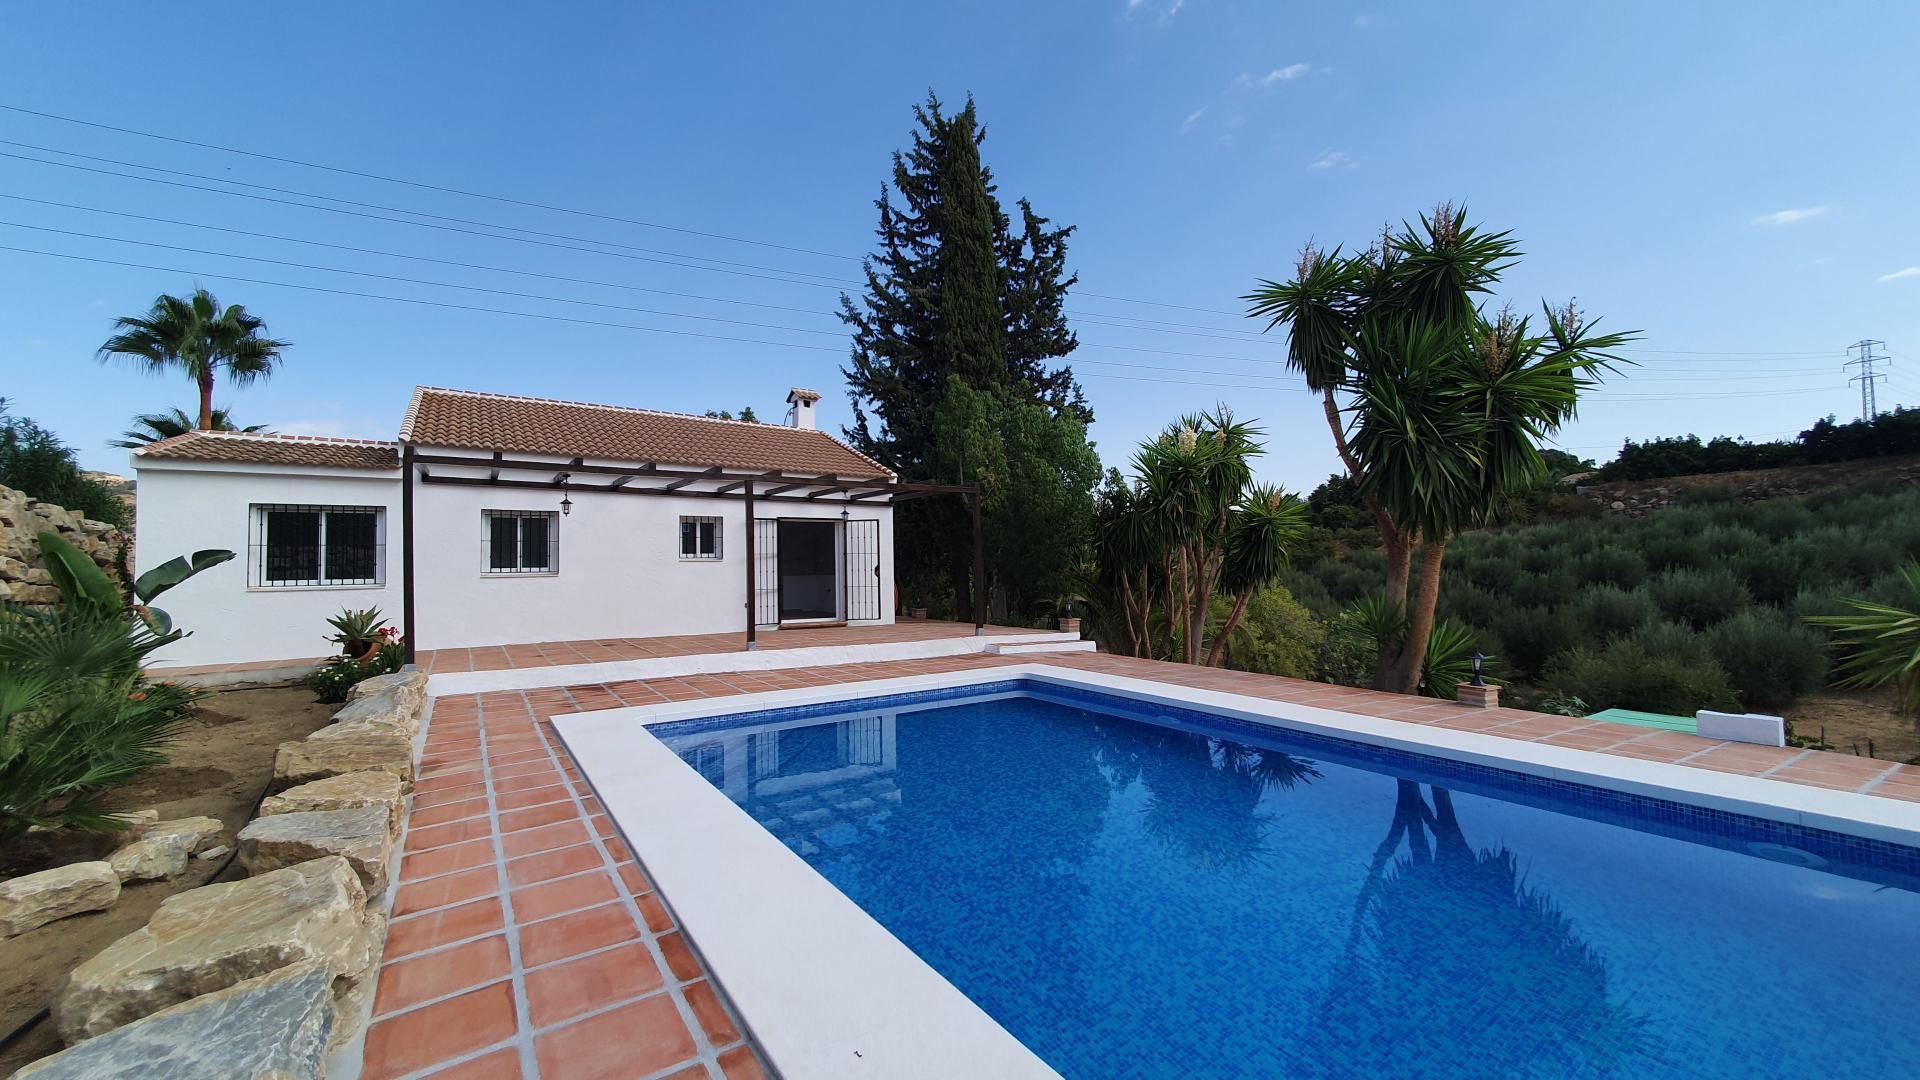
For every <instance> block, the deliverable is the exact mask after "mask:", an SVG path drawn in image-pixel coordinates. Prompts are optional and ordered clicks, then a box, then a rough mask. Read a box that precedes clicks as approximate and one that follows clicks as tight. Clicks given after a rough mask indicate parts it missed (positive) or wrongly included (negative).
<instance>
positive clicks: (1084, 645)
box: [987, 641, 1093, 656]
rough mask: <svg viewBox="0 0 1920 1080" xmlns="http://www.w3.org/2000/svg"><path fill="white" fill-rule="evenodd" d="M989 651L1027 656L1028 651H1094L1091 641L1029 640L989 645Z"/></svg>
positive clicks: (1003, 654)
mask: <svg viewBox="0 0 1920 1080" xmlns="http://www.w3.org/2000/svg"><path fill="white" fill-rule="evenodd" d="M987 651H988V652H990V653H993V654H994V655H995V656H1025V655H1027V654H1028V653H1044V652H1092V651H1093V642H1091V641H1029V642H1024V643H1022V642H1013V643H1010V644H1006V645H997V644H995V645H988V646H987Z"/></svg>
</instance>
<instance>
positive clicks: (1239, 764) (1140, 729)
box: [1100, 724, 1320, 871]
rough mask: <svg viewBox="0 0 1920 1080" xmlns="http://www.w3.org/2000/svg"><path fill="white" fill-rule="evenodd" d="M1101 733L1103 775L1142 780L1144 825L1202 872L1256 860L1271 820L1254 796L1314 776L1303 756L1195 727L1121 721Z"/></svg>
mask: <svg viewBox="0 0 1920 1080" xmlns="http://www.w3.org/2000/svg"><path fill="white" fill-rule="evenodd" d="M1102 734H1103V735H1106V736H1108V738H1107V739H1106V740H1105V744H1104V745H1103V746H1102V748H1101V753H1100V763H1101V764H1102V765H1103V766H1106V767H1107V769H1108V779H1109V781H1110V782H1111V783H1112V784H1113V785H1114V786H1115V787H1116V788H1118V787H1125V786H1126V785H1127V784H1130V783H1132V782H1133V781H1134V780H1140V781H1142V782H1143V783H1144V784H1145V785H1146V787H1147V789H1148V791H1150V792H1151V793H1152V802H1151V803H1150V804H1149V805H1148V806H1147V809H1146V811H1145V813H1144V815H1143V817H1142V824H1143V825H1144V827H1145V828H1146V831H1147V832H1148V833H1149V834H1150V835H1152V836H1153V837H1154V838H1155V839H1157V840H1159V841H1160V842H1162V843H1164V844H1166V845H1167V846H1168V847H1171V848H1173V849H1174V850H1175V851H1177V852H1179V853H1180V855H1181V856H1182V857H1184V858H1185V859H1186V860H1187V861H1188V862H1190V863H1191V864H1192V865H1193V866H1194V868H1195V869H1198V870H1203V871H1213V870H1222V869H1230V868H1237V867H1244V866H1248V865H1251V864H1252V863H1254V862H1256V861H1258V860H1259V858H1260V856H1261V852H1262V849H1263V845H1264V843H1265V840H1266V834H1267V826H1268V824H1269V823H1270V822H1271V820H1272V815H1271V814H1268V813H1265V812H1263V811H1262V810H1261V809H1260V799H1261V797H1262V796H1264V795H1265V794H1266V793H1267V790H1268V789H1269V788H1279V789H1281V790H1289V789H1291V788H1293V787H1294V786H1296V785H1298V784H1304V783H1311V782H1313V781H1314V780H1317V779H1319V777H1320V770H1318V769H1316V768H1314V767H1313V763H1312V762H1310V761H1304V760H1302V759H1300V758H1296V757H1293V756H1291V755H1289V754H1285V753H1282V752H1280V751H1278V750H1263V749H1260V748H1259V747H1254V746H1247V745H1245V744H1242V743H1236V742H1230V741H1228V740H1226V739H1220V738H1216V737H1213V736H1209V735H1205V734H1202V733H1200V732H1194V731H1180V730H1177V729H1173V728H1159V727H1151V726H1147V725H1142V724H1128V725H1125V726H1124V727H1121V728H1119V729H1117V730H1116V729H1112V728H1107V727H1105V726H1103V728H1102Z"/></svg>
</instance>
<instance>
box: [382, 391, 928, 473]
mask: <svg viewBox="0 0 1920 1080" xmlns="http://www.w3.org/2000/svg"><path fill="white" fill-rule="evenodd" d="M400 441H401V442H405V443H413V444H415V445H418V446H445V447H457V448H460V449H466V450H504V451H517V452H519V453H524V454H552V455H559V456H569V457H588V458H609V459H613V460H616V461H642V462H654V463H656V464H661V465H697V466H711V465H718V466H721V467H722V468H728V469H765V470H775V469H777V470H780V471H782V472H789V473H795V474H800V475H808V476H811V475H819V474H826V473H831V474H834V475H837V476H845V477H850V478H855V477H857V478H879V477H888V478H891V476H892V474H891V473H889V472H888V471H887V470H886V468H884V467H883V466H881V465H880V464H879V463H878V462H876V461H874V460H872V459H871V458H868V457H866V456H865V455H863V454H860V453H857V452H855V451H854V450H853V449H852V448H851V447H849V446H847V444H845V443H843V442H841V441H840V440H839V439H836V438H834V437H833V436H832V435H829V434H827V433H826V432H824V431H812V430H803V429H800V428H791V427H787V426H785V425H781V424H757V423H751V422H748V421H741V420H716V419H711V418H708V417H704V416H689V415H687V414H685V413H670V412H655V411H653V410H649V409H631V408H626V407H624V406H619V405H592V404H588V403H586V402H580V401H555V400H551V399H548V398H533V397H517V396H513V395H509V394H483V393H478V392H475V391H471V390H445V389H441V388H439V387H433V386H422V387H418V388H416V389H415V390H414V392H413V401H412V403H411V404H409V405H408V406H407V418H406V420H405V422H403V423H402V424H401V426H400Z"/></svg>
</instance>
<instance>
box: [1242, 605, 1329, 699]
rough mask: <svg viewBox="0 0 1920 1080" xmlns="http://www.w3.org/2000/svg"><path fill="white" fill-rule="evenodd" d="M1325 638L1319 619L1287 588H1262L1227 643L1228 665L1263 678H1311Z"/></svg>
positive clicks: (1248, 606)
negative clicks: (1283, 676)
mask: <svg viewBox="0 0 1920 1080" xmlns="http://www.w3.org/2000/svg"><path fill="white" fill-rule="evenodd" d="M1219 606H1222V607H1225V606H1229V605H1225V604H1223V605H1219ZM1325 636H1326V631H1325V629H1324V628H1322V627H1321V625H1320V623H1319V620H1317V619H1315V618H1314V617H1313V613H1312V612H1311V611H1308V610H1307V609H1306V608H1305V607H1304V606H1303V605H1301V604H1300V603H1298V602H1296V601H1295V600H1294V598H1293V596H1292V594H1291V593H1289V592H1287V590H1286V589H1283V588H1281V587H1280V586H1278V585H1275V586H1272V587H1269V588H1265V589H1261V590H1260V591H1259V592H1256V593H1254V594H1253V599H1251V600H1249V601H1248V602H1247V612H1246V615H1245V616H1243V617H1242V618H1241V620H1240V625H1239V627H1238V628H1236V629H1235V631H1234V633H1233V636H1232V637H1231V638H1229V639H1228V641H1227V665H1228V666H1229V667H1232V668H1236V669H1238V670H1240V671H1257V672H1259V673H1261V674H1263V675H1285V676H1287V677H1288V678H1293V679H1306V678H1311V677H1312V676H1313V666H1314V660H1315V658H1316V657H1318V656H1319V654H1320V642H1321V639H1322V638H1324V637H1325Z"/></svg>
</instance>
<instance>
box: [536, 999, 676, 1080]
mask: <svg viewBox="0 0 1920 1080" xmlns="http://www.w3.org/2000/svg"><path fill="white" fill-rule="evenodd" d="M534 1052H535V1054H536V1055H537V1056H538V1058H539V1061H540V1072H541V1075H543V1076H556V1077H566V1078H567V1080H616V1078H618V1080H626V1078H629V1077H634V1076H645V1075H646V1074H648V1073H652V1072H658V1071H660V1070H662V1069H665V1068H667V1067H669V1066H671V1065H677V1064H679V1063H680V1062H683V1061H686V1060H688V1059H690V1058H692V1057H693V1056H694V1054H695V1053H696V1049H695V1044H694V1041H693V1035H692V1033H690V1032H689V1031H687V1025H686V1023H685V1022H684V1021H682V1020H681V1019H680V1011H679V1010H678V1009H676V1008H675V1007H674V1004H673V1001H672V999H671V998H670V997H669V996H668V995H666V994H659V995H656V996H654V997H650V998H647V999H645V1000H644V1001H636V1002H634V1003H633V1004H631V1005H625V1006H622V1007H620V1008H618V1009H613V1010H610V1011H608V1012H604V1013H601V1014H599V1015H598V1016H590V1017H588V1018H587V1019H585V1020H581V1021H579V1022H577V1023H573V1024H569V1025H567V1026H566V1027H563V1028H556V1029H554V1030H553V1031H549V1032H546V1033H545V1034H542V1035H540V1036H539V1037H538V1038H536V1039H535V1040H534Z"/></svg>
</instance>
